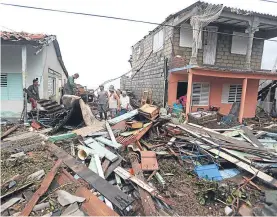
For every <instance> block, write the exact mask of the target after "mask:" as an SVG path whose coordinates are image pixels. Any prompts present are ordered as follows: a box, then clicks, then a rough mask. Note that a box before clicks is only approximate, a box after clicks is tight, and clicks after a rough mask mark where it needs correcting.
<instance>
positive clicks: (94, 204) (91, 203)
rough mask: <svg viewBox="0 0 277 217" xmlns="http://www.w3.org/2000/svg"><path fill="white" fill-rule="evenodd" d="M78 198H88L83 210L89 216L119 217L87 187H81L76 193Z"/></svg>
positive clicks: (83, 204)
mask: <svg viewBox="0 0 277 217" xmlns="http://www.w3.org/2000/svg"><path fill="white" fill-rule="evenodd" d="M76 196H79V197H84V198H86V200H85V202H83V203H82V206H81V208H82V209H83V210H84V211H85V212H86V214H87V215H88V216H119V215H118V214H117V213H116V212H115V211H113V210H112V209H111V208H110V207H108V206H107V205H106V204H105V203H104V202H102V201H101V200H99V199H98V197H97V196H95V195H94V194H93V193H92V192H90V191H89V190H88V189H86V188H85V187H79V188H78V189H77V191H76Z"/></svg>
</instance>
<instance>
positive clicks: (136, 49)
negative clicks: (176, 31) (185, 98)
mask: <svg viewBox="0 0 277 217" xmlns="http://www.w3.org/2000/svg"><path fill="white" fill-rule="evenodd" d="M160 30H162V31H163V32H164V43H163V47H162V49H161V50H159V51H157V52H155V53H153V52H152V50H153V36H154V34H155V33H157V32H158V31H160ZM172 36H173V28H172V27H159V28H157V29H155V30H154V31H153V32H151V33H150V34H149V35H147V36H145V37H144V39H143V40H141V41H139V42H138V43H137V44H135V45H134V46H133V48H132V76H131V77H130V78H128V77H126V76H125V77H123V78H122V79H121V81H120V86H121V87H120V88H121V89H129V90H132V91H133V93H134V94H135V96H136V97H137V98H138V99H140V98H141V96H142V93H143V91H152V100H153V101H154V102H155V103H156V104H159V105H162V103H163V99H164V79H165V77H164V75H165V60H166V58H170V57H171V54H172V53H171V52H172V43H171V41H172ZM151 52H152V53H151ZM142 66H143V67H142ZM141 67H142V68H141ZM138 70H139V71H138Z"/></svg>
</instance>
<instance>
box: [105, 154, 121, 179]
mask: <svg viewBox="0 0 277 217" xmlns="http://www.w3.org/2000/svg"><path fill="white" fill-rule="evenodd" d="M122 160H123V158H122V157H121V156H119V157H118V159H117V160H116V161H115V162H113V163H111V164H110V166H109V167H108V169H107V170H106V171H105V172H104V175H105V179H106V178H108V177H109V175H111V174H112V172H113V171H114V170H115V168H117V167H118V166H119V165H120V164H121V161H122Z"/></svg>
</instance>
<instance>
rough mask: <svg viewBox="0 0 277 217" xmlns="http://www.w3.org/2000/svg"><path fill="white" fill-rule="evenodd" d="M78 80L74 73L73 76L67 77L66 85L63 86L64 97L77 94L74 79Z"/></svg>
mask: <svg viewBox="0 0 277 217" xmlns="http://www.w3.org/2000/svg"><path fill="white" fill-rule="evenodd" d="M77 78H79V74H78V73H75V74H74V75H73V76H69V77H68V79H67V82H66V84H65V85H64V94H65V95H75V94H76V92H77V87H76V84H75V81H74V80H75V79H77Z"/></svg>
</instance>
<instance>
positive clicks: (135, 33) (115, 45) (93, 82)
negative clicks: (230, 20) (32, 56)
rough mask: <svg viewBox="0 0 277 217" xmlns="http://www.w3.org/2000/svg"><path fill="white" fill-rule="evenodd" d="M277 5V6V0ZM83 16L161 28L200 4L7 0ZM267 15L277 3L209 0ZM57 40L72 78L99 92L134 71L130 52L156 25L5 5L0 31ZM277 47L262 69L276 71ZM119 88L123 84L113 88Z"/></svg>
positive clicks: (269, 50)
mask: <svg viewBox="0 0 277 217" xmlns="http://www.w3.org/2000/svg"><path fill="white" fill-rule="evenodd" d="M276 1H277V0H276ZM1 2H5V3H12V4H21V5H29V6H35V7H44V8H52V9H60V10H68V11H76V12H84V13H94V14H101V15H108V16H117V17H124V18H131V19H139V20H145V21H152V22H158V23H161V22H162V21H164V19H165V18H166V17H167V16H168V15H170V14H173V13H175V12H177V11H179V10H181V9H184V8H185V7H187V6H189V5H190V4H192V3H194V2H195V0H74V1H72V0H39V1H38V0H2V1H1ZM207 2H212V3H223V4H224V5H225V6H232V7H239V8H242V9H247V10H254V11H258V12H262V13H270V14H273V15H277V3H276V4H274V3H268V2H262V1H260V0H232V1H230V0H207ZM3 26H4V27H7V28H9V29H12V30H15V31H26V32H30V33H46V34H53V35H56V36H57V39H58V41H59V44H60V48H61V52H62V57H63V60H64V63H65V66H66V68H67V70H68V72H69V74H74V73H76V72H78V73H79V74H80V78H79V80H78V83H81V84H82V85H87V86H88V87H89V88H95V87H97V86H98V85H99V84H100V83H102V82H104V81H105V80H107V79H111V78H113V77H116V76H119V75H121V74H123V73H125V72H127V71H128V70H130V64H129V63H128V59H129V57H130V55H131V46H132V45H134V44H135V43H136V42H137V41H139V40H140V39H141V38H142V37H143V36H144V35H146V34H148V32H149V31H151V30H152V29H154V28H155V25H149V24H141V23H133V22H127V21H119V20H111V19H104V18H96V17H88V16H81V15H72V14H63V13H58V12H48V11H41V10H33V9H24V8H16V7H10V6H2V5H0V28H1V30H6V31H7V29H5V28H3ZM276 55H277V42H271V43H266V45H265V51H264V61H263V66H264V67H266V68H271V67H272V65H273V60H274V59H275V58H276ZM114 84H115V85H116V86H118V85H119V82H118V81H117V82H114Z"/></svg>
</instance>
